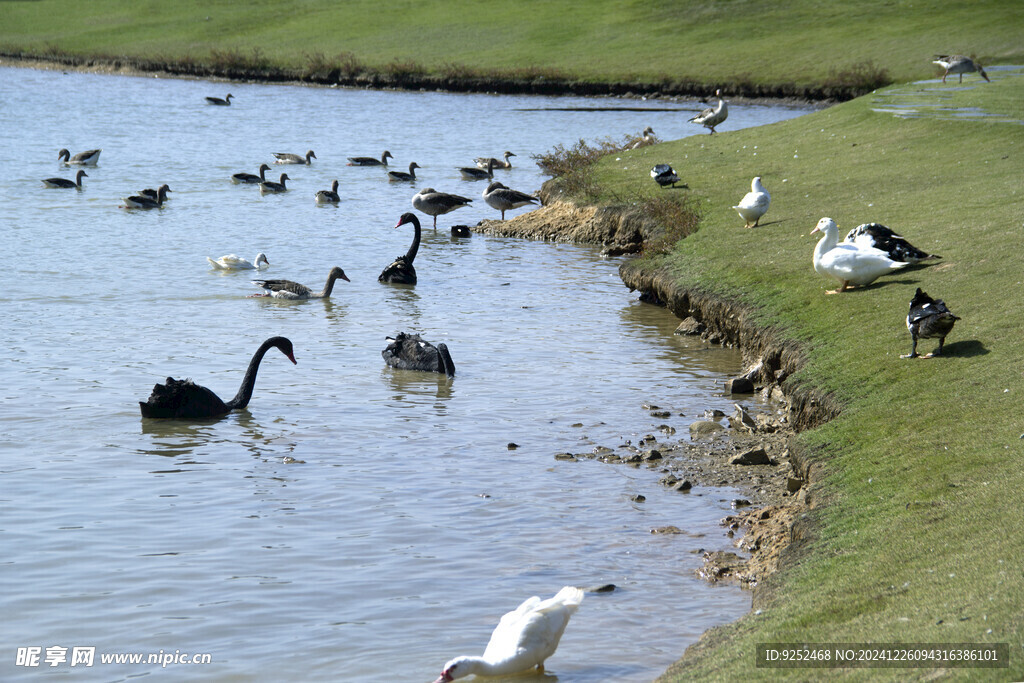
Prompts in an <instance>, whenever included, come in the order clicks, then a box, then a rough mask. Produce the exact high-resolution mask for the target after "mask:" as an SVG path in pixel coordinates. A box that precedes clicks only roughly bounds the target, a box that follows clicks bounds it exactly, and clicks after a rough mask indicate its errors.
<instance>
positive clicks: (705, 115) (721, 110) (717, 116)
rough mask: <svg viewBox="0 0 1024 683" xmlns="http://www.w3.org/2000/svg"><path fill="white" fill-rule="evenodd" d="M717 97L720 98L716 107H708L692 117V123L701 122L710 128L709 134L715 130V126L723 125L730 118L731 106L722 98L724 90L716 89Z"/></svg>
mask: <svg viewBox="0 0 1024 683" xmlns="http://www.w3.org/2000/svg"><path fill="white" fill-rule="evenodd" d="M715 97H717V98H718V104H716V105H715V106H714V107H708V108H707V109H705V110H704V111H702V112H701V113H699V114H697V115H696V116H694V117H693V118H692V119H690V122H691V123H699V124H700V125H702V126H704V127H705V128H707V129H708V130H710V131H711V132H710V133H708V135H711V134H713V133H714V132H715V126H719V125H721V124H722V122H723V121H725V120H726V119H727V118H729V106H728V105H727V104H726V103H725V100H723V99H722V91H721V90H716V91H715Z"/></svg>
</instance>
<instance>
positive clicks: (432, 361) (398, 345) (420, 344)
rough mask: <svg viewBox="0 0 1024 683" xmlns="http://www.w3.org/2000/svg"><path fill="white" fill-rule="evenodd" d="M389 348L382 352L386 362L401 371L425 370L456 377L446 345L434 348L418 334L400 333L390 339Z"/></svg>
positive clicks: (388, 339) (453, 364)
mask: <svg viewBox="0 0 1024 683" xmlns="http://www.w3.org/2000/svg"><path fill="white" fill-rule="evenodd" d="M387 341H388V346H387V348H386V349H384V350H383V351H381V352H380V355H381V356H383V358H384V362H385V363H387V364H388V365H390V366H391V367H393V368H398V369H399V370H425V371H426V372H440V373H443V374H445V375H448V376H449V377H454V376H455V363H453V362H452V356H451V354H450V353H448V347H447V346H446V345H444V344H438V345H437V346H434V345H433V344H431V343H430V342H427V341H423V340H422V339H421V338H420V335H418V334H406V333H405V332H399V333H398V334H397V335H395V336H394V337H388V338H387Z"/></svg>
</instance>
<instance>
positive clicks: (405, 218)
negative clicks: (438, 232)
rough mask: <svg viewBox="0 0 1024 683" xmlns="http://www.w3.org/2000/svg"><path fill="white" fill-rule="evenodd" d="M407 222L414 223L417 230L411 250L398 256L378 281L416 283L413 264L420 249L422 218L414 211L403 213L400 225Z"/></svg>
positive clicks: (404, 283) (402, 283)
mask: <svg viewBox="0 0 1024 683" xmlns="http://www.w3.org/2000/svg"><path fill="white" fill-rule="evenodd" d="M406 223H412V227H413V229H414V230H415V231H416V234H415V236H414V237H413V238H412V245H411V246H410V247H409V251H407V252H405V254H404V255H402V256H399V257H398V258H396V259H395V260H394V261H393V262H392V263H391V264H390V265H389V266H388V267H387V268H385V269H384V271H383V272H382V273H381V274H380V277H378V278H377V282H391V283H394V284H399V285H414V284H416V269H415V268H414V267H413V265H412V261H413V259H415V258H416V252H417V251H419V249H420V234H421V230H420V219H418V218H416V215H415V214H413V213H403V214H402V218H401V219H400V220H399V221H398V225H396V226H395V227H396V228H397V227H398V226H399V225H405V224H406Z"/></svg>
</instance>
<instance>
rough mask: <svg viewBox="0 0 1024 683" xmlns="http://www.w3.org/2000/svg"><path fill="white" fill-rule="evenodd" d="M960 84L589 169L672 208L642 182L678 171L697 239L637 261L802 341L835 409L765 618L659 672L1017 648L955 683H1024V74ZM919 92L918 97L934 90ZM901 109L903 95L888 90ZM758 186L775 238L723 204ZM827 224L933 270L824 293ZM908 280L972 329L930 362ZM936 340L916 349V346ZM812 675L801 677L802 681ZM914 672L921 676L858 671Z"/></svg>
mask: <svg viewBox="0 0 1024 683" xmlns="http://www.w3.org/2000/svg"><path fill="white" fill-rule="evenodd" d="M968 81H969V82H970V83H971V85H972V86H974V87H971V88H967V89H963V90H960V89H958V87H957V85H956V84H955V83H951V84H947V85H946V86H942V85H934V86H895V87H894V88H892V89H890V90H886V91H882V92H879V93H877V94H875V95H867V96H865V97H862V98H858V99H856V100H853V101H851V102H847V103H845V104H842V105H838V106H835V107H832V108H830V109H826V110H823V111H820V112H817V113H814V114H811V115H808V116H804V117H801V118H799V119H795V120H791V121H787V122H783V123H778V124H774V125H771V126H765V127H761V128H754V129H748V130H743V131H737V132H729V133H725V134H716V135H713V136H712V135H698V136H696V137H691V138H686V139H683V140H678V141H673V142H667V143H662V144H659V145H655V146H651V147H645V148H642V149H639V150H636V151H632V152H622V153H619V154H617V155H616V156H617V157H618V158H619V159H620V160H618V161H615V160H612V159H606V160H602V161H601V162H599V163H598V164H597V167H596V171H595V172H594V177H595V179H596V181H597V182H598V183H599V184H600V185H601V186H602V187H603V188H604V191H605V193H606V195H607V196H609V197H615V196H630V195H634V194H639V195H645V194H646V195H659V194H665V192H666V191H663V190H661V189H660V188H658V187H657V186H655V185H654V183H652V182H651V180H650V178H649V177H648V171H649V169H650V168H651V167H652V166H654V165H655V164H656V163H670V164H672V165H673V167H674V168H675V169H676V170H677V172H679V174H680V176H681V179H682V181H683V182H687V183H688V184H689V186H690V188H691V190H689V191H688V192H689V194H690V199H691V200H692V201H695V202H696V203H697V205H698V206H700V207H701V213H702V215H703V220H702V223H701V226H700V229H699V230H698V231H697V232H696V233H695V234H693V235H691V236H689V237H687V238H686V239H683V240H681V241H679V242H678V243H677V244H676V245H675V248H674V250H672V251H671V252H670V253H669V254H667V255H662V256H652V257H650V258H646V259H641V260H638V261H635V262H632V263H631V264H629V265H628V266H627V267H630V268H640V269H643V270H648V271H661V272H667V273H669V274H670V275H671V276H672V277H673V279H674V280H675V281H677V282H678V284H679V286H680V287H683V288H694V289H698V290H704V291H711V292H714V293H717V294H719V295H721V296H723V297H726V298H730V299H734V300H736V301H739V302H741V303H743V304H747V305H749V306H750V307H752V308H755V309H756V310H757V311H758V313H757V314H756V315H755V318H756V320H757V321H758V322H759V323H760V324H762V325H765V326H770V327H772V328H774V329H776V330H777V331H778V332H779V334H781V335H782V336H783V337H784V338H787V339H790V340H795V341H797V342H799V343H800V344H801V346H802V348H803V349H804V350H805V352H806V357H807V362H806V365H805V367H804V368H803V369H802V370H801V371H800V372H799V373H798V374H797V375H795V376H793V377H792V379H790V380H787V381H792V382H798V383H801V384H809V385H812V386H814V387H817V388H818V389H819V390H821V391H823V392H827V393H831V394H832V395H833V396H835V397H836V398H837V399H838V401H839V402H840V403H841V404H842V405H843V406H844V407H843V411H842V414H841V415H840V417H838V418H837V419H835V420H833V421H832V422H830V423H828V424H826V425H824V426H822V427H819V428H817V429H814V430H810V431H807V432H805V433H803V434H801V435H800V437H799V444H800V447H801V448H802V449H804V450H805V451H806V452H808V453H810V454H811V455H812V458H813V460H814V461H815V462H817V463H819V464H821V465H822V466H823V470H824V476H823V477H822V479H821V480H820V481H819V482H818V483H817V484H816V485H815V489H814V491H813V493H814V498H816V499H818V500H819V501H822V500H823V501H826V504H824V505H821V506H818V507H816V508H814V509H813V510H812V511H811V513H810V515H811V519H812V520H813V523H814V530H815V538H814V540H813V542H812V543H811V546H810V548H809V550H808V551H807V552H806V553H805V554H803V555H802V556H801V558H800V561H799V562H798V563H796V564H794V565H792V566H790V567H789V568H788V569H787V570H786V571H785V572H783V573H781V574H779V575H777V576H776V577H774V578H773V579H771V580H770V581H769V586H770V590H769V591H767V592H766V593H765V595H766V596H767V604H764V605H760V607H762V609H763V612H762V613H761V614H760V615H755V614H752V615H748V616H747V617H746V618H744V619H743V620H741V621H740V622H738V623H737V624H733V625H730V626H727V627H725V629H724V632H723V636H722V637H723V638H724V642H722V643H721V644H720V645H719V646H718V647H716V648H712V649H710V650H709V651H708V652H706V653H704V654H702V655H700V656H699V657H697V658H696V659H695V661H694V662H693V663H692V666H693V668H692V669H691V668H687V669H684V668H676V669H674V670H673V671H671V672H670V674H669V675H668V676H667V678H668V679H670V680H672V679H674V678H675V677H677V676H678V677H687V678H689V677H694V678H697V679H705V678H707V677H714V678H720V679H723V680H747V679H751V678H753V679H775V678H778V677H780V676H784V675H785V672H780V671H779V670H774V669H755V668H754V663H753V658H754V655H753V653H754V648H755V645H756V644H757V643H759V642H865V641H873V642H886V641H902V642H912V643H928V642H1009V643H1010V644H1011V658H1012V669H1011V672H1010V673H1007V672H1006V670H1000V671H996V672H995V673H996V675H993V673H992V672H991V671H990V672H989V673H988V674H986V673H985V671H984V670H977V669H975V670H970V669H962V670H958V671H957V672H955V673H952V674H950V676H951V677H952V678H955V679H959V680H966V679H975V678H979V677H980V678H986V679H989V680H992V679H997V680H1007V679H1010V678H1013V679H1016V680H1019V679H1021V678H1022V676H1024V569H1022V560H1024V533H1021V531H1020V530H1021V529H1022V528H1024V506H1021V505H1020V500H1021V494H1020V492H1021V490H1024V439H1022V438H1021V437H1022V436H1024V402H1022V400H1021V399H1022V394H1024V382H1022V379H1024V360H1022V359H1024V335H1022V331H1024V318H1022V315H1021V302H1022V301H1024V299H1022V297H1021V294H1020V287H1021V283H1022V281H1024V258H1022V257H1024V249H1022V248H1021V238H1022V236H1024V225H1022V223H1024V182H1022V179H1024V125H1022V124H1021V120H1020V119H1021V114H1022V111H1021V107H1022V105H1021V103H1022V102H1024V76H1020V75H1017V76H1001V77H997V78H996V80H995V82H994V83H992V84H987V83H984V82H981V81H980V79H978V78H977V77H976V76H973V75H972V76H968V77H967V78H966V79H965V84H966V83H967V82H968ZM922 89H923V90H924V92H922ZM893 91H895V92H902V93H904V94H907V93H909V94H913V95H914V96H915V97H916V98H917V99H918V100H919V101H924V100H928V99H929V98H931V99H932V100H933V101H944V102H947V103H952V104H955V105H956V106H959V107H977V108H979V109H982V110H985V111H994V112H998V113H1000V114H1002V115H1003V116H1006V117H1009V119H1008V120H1002V119H1001V120H971V121H966V120H953V119H949V120H946V119H941V118H921V119H902V118H897V117H895V116H893V115H891V114H889V113H879V112H876V111H873V107H875V106H876V105H877V103H880V102H889V101H890V100H893V99H894V97H890V96H889V93H890V92H893ZM895 99H896V101H900V100H901V97H895ZM755 175H760V176H762V177H763V182H764V184H765V185H766V187H767V188H768V189H769V191H770V192H771V194H772V206H771V210H770V211H769V213H768V214H767V215H766V216H765V218H764V219H762V227H759V228H756V229H750V230H747V229H744V228H743V221H742V219H741V218H740V217H739V216H738V215H737V214H736V213H735V211H733V210H732V209H731V208H730V207H731V206H732V205H734V204H736V203H737V201H738V200H739V199H740V197H741V196H742V195H743V194H744V193H745V192H746V191H747V190H748V189H749V187H750V179H751V178H752V177H753V176H755ZM822 216H830V217H832V218H833V219H835V220H836V221H837V222H838V223H839V225H840V235H843V234H845V232H846V231H847V230H848V229H850V228H852V227H854V226H856V225H857V224H859V223H865V222H872V221H877V222H880V223H884V224H885V225H888V226H889V227H891V228H893V229H895V230H896V231H898V232H899V233H901V234H902V235H904V236H905V237H907V238H908V239H909V240H910V241H911V242H912V243H913V244H915V245H916V246H918V247H921V248H923V249H926V250H928V251H931V252H933V253H938V254H940V255H942V256H943V258H942V260H941V261H938V262H934V263H933V265H930V266H927V267H918V268H915V269H912V270H908V271H903V272H900V273H898V274H895V275H891V276H886V277H884V278H882V279H881V280H879V281H878V282H877V283H876V284H875V285H873V286H871V287H868V288H865V289H862V290H853V291H851V292H847V293H844V294H839V295H832V296H826V295H825V293H824V292H825V290H826V288H828V289H832V288H834V286H835V282H834V281H830V280H826V279H825V278H824V277H822V276H820V275H818V274H816V273H815V272H814V271H813V269H812V266H811V253H812V251H813V248H814V245H815V242H816V239H815V237H817V236H811V235H809V233H810V231H811V229H813V227H814V225H815V224H816V222H817V221H818V219H819V218H821V217H822ZM916 287H922V288H923V289H924V290H925V291H926V292H928V293H929V294H931V295H932V296H934V297H936V298H942V299H944V300H945V301H946V303H947V304H948V305H949V306H950V308H951V309H952V310H953V311H954V313H956V314H957V315H959V316H961V317H962V320H961V321H960V322H958V323H957V325H956V327H955V329H954V330H953V332H952V333H951V335H950V336H949V338H948V339H947V343H946V349H947V355H946V356H945V357H943V358H939V359H929V360H922V359H917V360H902V359H900V357H899V356H900V354H901V353H908V352H909V350H910V335H909V333H908V332H907V330H906V327H905V322H904V320H905V316H906V313H907V309H908V305H909V301H910V299H911V297H912V296H913V293H914V290H915V288H916ZM934 346H935V343H934V341H933V340H922V341H921V343H920V347H919V350H920V351H921V352H922V353H924V352H928V351H931V350H932V349H933V348H934ZM807 673H809V672H807V671H803V672H800V671H797V672H790V675H791V676H792V677H794V678H796V679H800V680H804V679H807V678H808V676H807V675H806V674H807ZM847 675H848V676H850V677H853V678H871V679H875V678H879V677H881V678H887V679H900V680H905V679H908V678H910V679H920V678H924V677H926V672H925V671H923V670H920V669H870V670H869V669H863V670H859V672H857V671H856V670H849V671H847Z"/></svg>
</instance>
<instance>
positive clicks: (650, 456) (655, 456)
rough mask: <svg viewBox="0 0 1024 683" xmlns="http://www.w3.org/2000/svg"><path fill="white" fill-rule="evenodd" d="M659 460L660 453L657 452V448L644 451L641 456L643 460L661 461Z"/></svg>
mask: <svg viewBox="0 0 1024 683" xmlns="http://www.w3.org/2000/svg"><path fill="white" fill-rule="evenodd" d="M661 458H662V455H661V451H659V450H658V449H657V448H652V449H651V450H649V451H644V454H643V459H644V460H661Z"/></svg>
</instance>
